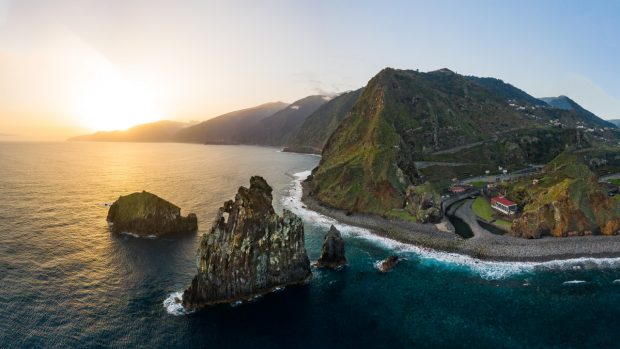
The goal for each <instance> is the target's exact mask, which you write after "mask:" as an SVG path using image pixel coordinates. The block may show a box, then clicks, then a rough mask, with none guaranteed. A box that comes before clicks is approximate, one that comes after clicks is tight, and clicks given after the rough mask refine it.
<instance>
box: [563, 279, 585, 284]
mask: <svg viewBox="0 0 620 349" xmlns="http://www.w3.org/2000/svg"><path fill="white" fill-rule="evenodd" d="M585 283H587V281H585V280H569V281H564V282H563V283H562V285H579V284H585Z"/></svg>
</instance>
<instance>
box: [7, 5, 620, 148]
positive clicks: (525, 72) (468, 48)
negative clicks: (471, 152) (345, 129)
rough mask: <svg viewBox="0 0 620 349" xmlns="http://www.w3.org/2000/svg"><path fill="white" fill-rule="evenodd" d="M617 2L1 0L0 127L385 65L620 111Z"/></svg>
mask: <svg viewBox="0 0 620 349" xmlns="http://www.w3.org/2000/svg"><path fill="white" fill-rule="evenodd" d="M619 15H620V1H607V2H605V1H598V2H597V1H587V2H586V1H566V0H565V1H544V0H543V1H443V2H442V1H432V2H431V1H426V2H421V1H420V2H417V1H360V0H356V1H334V0H332V1H244V2H241V1H220V2H211V1H180V0H177V1H172V0H170V1H158V0H144V1H129V0H122V1H121V0H119V1H113V0H105V1H103V0H102V1H91V0H67V1H62V0H59V1H51V0H49V1H35V0H14V1H10V0H9V1H7V0H0V138H1V137H4V138H6V137H9V138H10V136H7V135H17V136H21V137H45V138H64V137H66V136H71V135H74V134H76V133H81V132H84V131H88V130H92V129H109V128H116V127H126V126H129V125H131V124H135V123H138V122H144V121H151V120H156V119H161V118H166V119H175V120H204V119H207V118H209V117H212V116H215V115H217V114H220V113H224V112H227V111H231V110H234V109H239V108H243V107H249V106H253V105H257V104H260V103H264V102H268V101H277V100H281V101H285V102H292V101H294V100H296V99H299V98H302V97H304V96H307V95H310V94H316V93H328V92H339V91H344V90H349V89H355V88H358V87H361V86H363V85H364V84H365V83H366V82H367V81H368V80H369V79H370V78H371V77H372V76H373V75H374V74H376V73H377V72H378V71H379V70H380V69H382V68H384V67H386V66H391V67H395V68H403V69H420V70H422V71H427V70H434V69H437V68H442V67H448V68H450V69H452V70H454V71H456V72H458V73H461V74H471V75H479V76H493V77H498V78H501V79H504V80H505V81H508V82H510V83H512V84H514V85H516V86H517V87H520V88H522V89H524V90H525V91H527V92H529V93H530V94H532V95H534V96H538V97H543V96H556V95H560V94H566V95H568V96H570V97H572V98H573V99H575V100H576V101H577V102H578V103H580V104H582V105H583V106H584V107H586V108H587V109H590V110H591V111H593V112H594V113H596V114H597V115H599V116H601V117H603V118H620V80H619V79H618V77H620V64H618V62H620V20H619Z"/></svg>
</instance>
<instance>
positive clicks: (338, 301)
mask: <svg viewBox="0 0 620 349" xmlns="http://www.w3.org/2000/svg"><path fill="white" fill-rule="evenodd" d="M319 160H320V159H319V157H317V156H312V155H302V154H292V153H282V152H279V151H278V149H275V148H262V147H250V146H223V145H208V146H207V145H194V144H141V143H70V142H60V143H0V348H135V347H139V348H188V347H204V348H244V349H247V348H427V347H444V348H524V347H528V348H619V347H620V331H619V329H620V261H619V260H616V259H601V260H597V259H578V260H572V261H563V262H547V263H494V262H482V261H478V260H475V259H472V258H469V257H464V256H459V255H455V254H449V253H440V252H436V251H431V250H427V249H421V248H416V247H413V246H407V245H403V244H399V243H396V242H394V241H390V240H387V239H382V238H379V237H376V236H374V235H372V234H371V233H370V232H368V231H366V230H364V229H359V228H354V227H349V226H344V225H341V224H338V223H337V222H333V221H332V220H331V219H329V218H326V217H323V216H321V215H319V214H316V213H314V212H312V211H308V210H307V209H305V208H304V206H303V205H302V204H301V203H300V201H299V199H300V184H299V183H300V180H302V179H303V178H304V177H305V176H307V175H308V174H309V172H308V171H309V170H311V169H312V168H313V167H315V166H316V165H317V164H318V162H319ZM252 175H262V176H263V177H265V178H266V180H267V181H268V182H269V183H270V184H271V186H272V187H273V188H274V204H275V206H276V209H277V210H278V211H281V209H282V208H283V207H287V208H289V209H291V210H293V211H294V212H296V213H298V214H300V215H301V216H302V218H303V219H304V222H305V228H306V230H305V231H306V248H307V250H308V254H309V256H310V259H311V260H316V259H317V258H318V256H319V253H320V249H321V243H322V240H323V236H324V234H325V233H326V232H327V230H328V228H329V225H330V224H333V223H335V224H337V227H338V228H339V229H340V230H341V231H342V232H343V234H344V237H345V240H346V254H347V258H348V260H349V265H348V266H347V267H346V268H344V269H343V270H339V271H331V270H316V269H313V273H314V277H313V279H312V280H311V281H310V283H309V284H308V285H305V286H300V287H290V288H287V289H285V290H282V291H279V292H275V293H273V294H269V295H266V296H264V297H262V298H260V299H258V300H256V301H254V302H251V303H246V304H241V305H234V306H233V305H223V306H218V307H214V308H210V309H206V310H203V311H199V312H195V313H191V314H182V313H181V312H179V311H178V309H176V310H175V309H174V307H172V306H170V304H169V303H167V302H166V301H167V300H169V299H170V297H171V295H174V294H175V293H176V292H181V291H182V290H183V289H184V288H185V287H186V286H188V285H189V283H190V281H191V279H192V277H193V276H194V274H195V272H196V266H195V255H196V249H197V246H198V241H199V237H200V235H201V234H203V233H205V232H207V231H208V230H209V227H210V225H211V220H212V219H213V218H214V217H215V213H216V211H217V208H218V207H219V206H220V205H221V204H222V203H223V202H224V201H225V200H227V199H230V198H233V197H234V195H235V193H236V191H237V188H238V187H239V186H241V185H245V186H247V185H249V178H250V176H252ZM142 190H147V191H150V192H153V193H155V194H157V195H159V196H161V197H163V198H165V199H167V200H169V201H171V202H173V203H175V204H176V205H178V206H180V207H181V208H182V212H183V214H187V213H190V212H194V213H196V214H197V216H198V221H199V232H198V233H197V234H185V235H180V236H175V237H170V238H161V239H138V238H134V237H131V236H126V235H115V234H111V233H110V232H109V231H108V226H107V223H106V221H105V218H106V214H107V207H106V206H105V203H110V202H113V201H114V200H115V199H116V198H117V197H118V196H119V195H124V194H128V193H131V192H135V191H142ZM391 254H398V255H399V256H401V257H403V258H405V259H404V260H403V261H402V262H401V263H400V264H398V265H397V266H396V267H395V268H394V269H393V270H392V271H391V272H389V273H386V274H382V273H380V272H378V270H377V269H376V263H377V262H378V261H380V260H382V259H384V258H386V257H387V256H389V255H391Z"/></svg>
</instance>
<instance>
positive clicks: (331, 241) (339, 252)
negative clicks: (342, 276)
mask: <svg viewBox="0 0 620 349" xmlns="http://www.w3.org/2000/svg"><path fill="white" fill-rule="evenodd" d="M346 264H347V258H346V257H345V255H344V240H343V239H342V236H340V232H339V231H338V229H336V227H334V226H333V225H332V226H331V228H329V231H328V232H327V234H325V239H324V240H323V249H322V250H321V257H319V259H318V260H317V261H316V266H317V267H319V268H331V269H336V268H340V267H342V266H344V265H346Z"/></svg>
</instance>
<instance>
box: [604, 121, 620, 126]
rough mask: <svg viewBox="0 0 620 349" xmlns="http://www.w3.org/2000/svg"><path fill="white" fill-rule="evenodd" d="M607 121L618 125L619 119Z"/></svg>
mask: <svg viewBox="0 0 620 349" xmlns="http://www.w3.org/2000/svg"><path fill="white" fill-rule="evenodd" d="M607 121H609V122H611V123H612V124H614V125H616V127H620V119H611V120H607Z"/></svg>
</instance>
